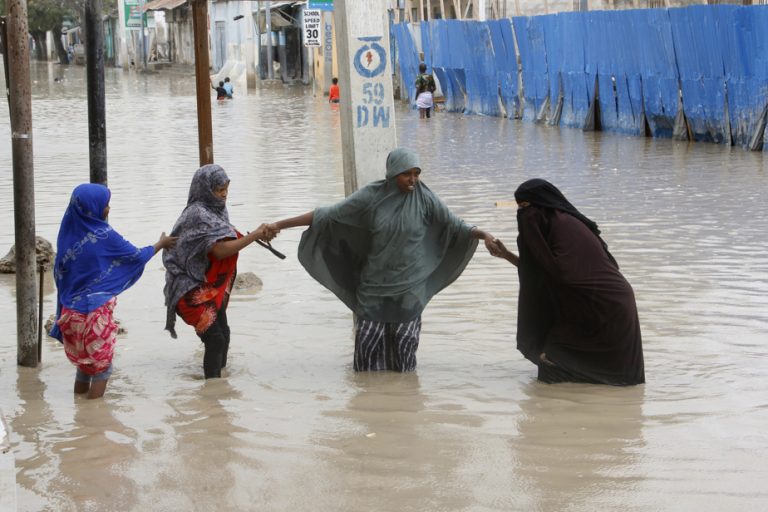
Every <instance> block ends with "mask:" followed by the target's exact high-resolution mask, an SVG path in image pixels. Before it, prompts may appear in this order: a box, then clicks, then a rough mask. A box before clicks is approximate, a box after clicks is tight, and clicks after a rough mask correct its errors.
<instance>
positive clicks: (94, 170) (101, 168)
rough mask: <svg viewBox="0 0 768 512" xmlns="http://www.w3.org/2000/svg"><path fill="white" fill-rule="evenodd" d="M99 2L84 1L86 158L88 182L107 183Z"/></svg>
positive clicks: (105, 123)
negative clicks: (88, 170)
mask: <svg viewBox="0 0 768 512" xmlns="http://www.w3.org/2000/svg"><path fill="white" fill-rule="evenodd" d="M101 12H102V0H87V1H86V2H85V68H86V76H87V80H88V155H89V157H90V169H91V183H101V184H102V185H106V184H107V114H106V97H105V93H104V25H103V22H102V19H101V18H102V16H101Z"/></svg>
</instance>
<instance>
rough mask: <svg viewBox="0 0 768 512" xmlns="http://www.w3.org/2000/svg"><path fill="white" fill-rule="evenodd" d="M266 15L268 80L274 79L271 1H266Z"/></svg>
mask: <svg viewBox="0 0 768 512" xmlns="http://www.w3.org/2000/svg"><path fill="white" fill-rule="evenodd" d="M265 9H266V15H267V78H269V79H270V80H274V79H275V64H274V59H275V54H274V53H273V49H272V2H267V6H266V7H265Z"/></svg>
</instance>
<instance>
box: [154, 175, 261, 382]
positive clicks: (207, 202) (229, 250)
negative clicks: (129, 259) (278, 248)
mask: <svg viewBox="0 0 768 512" xmlns="http://www.w3.org/2000/svg"><path fill="white" fill-rule="evenodd" d="M228 193H229V177H228V176H227V173H226V172H224V169H223V168H222V167H221V166H219V165H213V164H209V165H204V166H203V167H200V168H199V169H198V170H197V171H196V172H195V175H194V176H193V177H192V183H191V184H190V187H189V196H188V198H187V206H186V207H185V208H184V211H183V212H181V216H180V217H179V219H178V220H177V221H176V225H175V226H174V227H173V231H172V232H171V234H172V235H173V236H176V237H178V243H177V244H176V246H175V247H174V248H173V249H171V250H169V251H166V252H165V254H164V255H163V264H164V265H165V288H164V290H163V294H164V295H165V305H166V307H167V310H166V324H165V329H166V330H167V331H169V332H170V333H171V337H173V338H176V328H175V326H176V315H179V316H180V317H181V318H182V320H184V322H185V323H187V324H189V325H191V326H192V327H194V328H195V333H196V334H197V335H198V336H199V337H200V339H201V340H202V342H203V344H204V345H205V355H204V356H203V373H204V375H205V378H206V379H211V378H219V377H221V370H222V368H225V367H226V366H227V354H228V352H229V338H230V330H229V323H228V321H227V306H228V304H229V294H230V291H231V290H232V284H233V283H234V281H235V275H236V274H237V257H238V253H239V252H240V251H241V250H242V249H244V248H245V247H247V246H248V245H250V244H252V243H253V242H255V241H256V240H263V241H269V240H271V239H272V238H273V237H274V236H275V234H276V233H275V232H273V231H271V230H270V229H269V228H268V227H267V226H266V225H265V224H262V225H261V226H259V227H258V229H255V230H254V231H251V232H250V233H247V234H245V235H243V234H241V233H240V232H239V231H238V230H237V229H235V227H234V226H233V225H232V224H231V223H230V222H229V213H228V212H227V195H228Z"/></svg>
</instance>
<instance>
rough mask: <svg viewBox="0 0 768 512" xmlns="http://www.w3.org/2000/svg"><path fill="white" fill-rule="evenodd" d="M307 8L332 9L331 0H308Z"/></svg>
mask: <svg viewBox="0 0 768 512" xmlns="http://www.w3.org/2000/svg"><path fill="white" fill-rule="evenodd" d="M307 9H320V10H321V11H332V10H333V0H309V1H308V2H307ZM305 12H306V11H305Z"/></svg>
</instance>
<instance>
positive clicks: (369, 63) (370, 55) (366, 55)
mask: <svg viewBox="0 0 768 512" xmlns="http://www.w3.org/2000/svg"><path fill="white" fill-rule="evenodd" d="M365 58H366V60H367V61H368V67H371V61H372V60H373V53H371V51H370V50H368V52H367V53H366V54H365Z"/></svg>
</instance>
